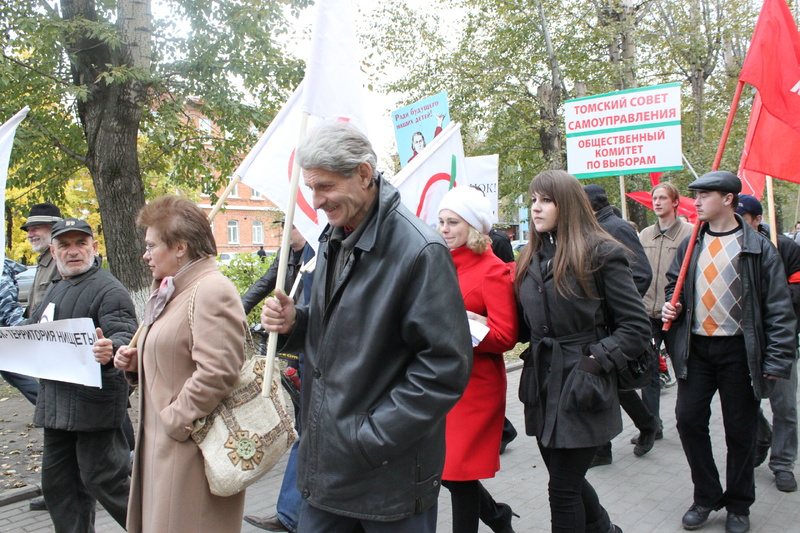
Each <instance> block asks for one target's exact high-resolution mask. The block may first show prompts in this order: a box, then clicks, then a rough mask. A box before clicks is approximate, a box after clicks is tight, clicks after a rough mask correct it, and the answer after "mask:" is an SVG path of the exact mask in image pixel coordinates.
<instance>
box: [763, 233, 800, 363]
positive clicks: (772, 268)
mask: <svg viewBox="0 0 800 533" xmlns="http://www.w3.org/2000/svg"><path fill="white" fill-rule="evenodd" d="M762 248H768V249H769V250H770V251H772V252H773V253H772V254H771V257H768V258H767V259H766V260H765V261H764V265H763V267H762V268H763V271H762V275H763V280H764V282H763V283H761V313H762V317H761V324H762V327H763V328H764V337H765V341H766V345H765V348H764V356H763V358H762V361H763V363H762V371H763V372H764V374H769V375H771V376H777V377H780V378H785V379H788V378H789V375H790V372H791V366H792V362H793V361H794V360H795V359H796V357H797V337H796V336H795V325H796V318H795V316H794V309H793V308H792V304H791V297H790V295H789V290H788V286H787V283H786V274H785V273H784V271H783V264H782V263H781V258H780V256H779V255H778V253H777V250H775V249H774V248H773V247H772V244H771V243H767V242H765V243H764V246H762Z"/></svg>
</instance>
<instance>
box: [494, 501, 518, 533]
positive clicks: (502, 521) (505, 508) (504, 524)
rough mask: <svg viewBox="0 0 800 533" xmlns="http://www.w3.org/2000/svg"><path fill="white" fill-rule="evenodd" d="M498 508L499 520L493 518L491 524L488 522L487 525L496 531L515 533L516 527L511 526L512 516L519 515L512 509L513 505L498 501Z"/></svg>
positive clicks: (496, 532) (499, 532) (498, 532)
mask: <svg viewBox="0 0 800 533" xmlns="http://www.w3.org/2000/svg"><path fill="white" fill-rule="evenodd" d="M497 509H498V510H499V514H500V516H499V517H498V519H497V520H492V521H491V522H492V523H491V524H490V523H489V522H486V525H487V526H489V527H490V528H491V530H492V531H494V532H495V533H515V531H514V528H513V527H511V520H512V517H515V516H516V517H517V518H519V515H518V514H517V513H515V512H514V511H512V510H511V506H510V505H508V504H507V503H498V504H497Z"/></svg>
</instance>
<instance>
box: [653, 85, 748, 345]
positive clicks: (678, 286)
mask: <svg viewBox="0 0 800 533" xmlns="http://www.w3.org/2000/svg"><path fill="white" fill-rule="evenodd" d="M743 88H744V82H743V81H742V80H739V83H738V85H736V92H735V93H734V95H733V101H731V108H730V110H729V111H728V118H727V119H726V120H725V127H724V128H723V130H722V137H720V139H719V146H718V147H717V155H716V157H714V164H713V165H711V170H712V171H713V170H719V165H720V163H721V162H722V154H723V153H725V144H726V143H727V142H728V135H730V133H731V126H732V125H733V118H734V117H735V116H736V109H737V108H738V107H739V100H740V99H741V98H742V89H743ZM701 224H702V222H700V220H699V219H698V220H697V222H695V223H694V228H692V236H691V237H690V238H689V244H688V246H687V247H686V255H684V256H683V264H681V271H680V273H679V274H678V279H677V280H676V281H675V289H674V290H673V292H672V299H671V300H670V302H669V303H670V304H671V305H672V306H673V307H674V306H677V305H678V302H679V301H680V298H681V291H682V290H683V283H684V282H685V281H686V273H687V272H688V271H689V263H690V262H691V261H692V254H693V252H694V246H695V244H697V234H698V233H699V232H700V225H701ZM671 326H672V320H668V321H666V322H664V326H663V327H662V328H661V329H663V330H664V331H669V328H670V327H671Z"/></svg>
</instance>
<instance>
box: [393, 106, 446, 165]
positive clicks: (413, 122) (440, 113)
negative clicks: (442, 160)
mask: <svg viewBox="0 0 800 533" xmlns="http://www.w3.org/2000/svg"><path fill="white" fill-rule="evenodd" d="M392 123H393V125H394V134H395V138H396V139H397V151H398V154H399V155H400V166H401V167H404V166H406V164H408V162H409V161H411V160H413V159H414V158H415V157H416V156H417V154H419V153H420V152H421V151H422V150H424V149H425V147H426V146H427V145H428V144H429V143H430V142H431V140H433V138H434V137H436V136H437V135H439V133H441V132H442V129H443V128H444V127H445V126H447V125H448V124H449V123H450V110H449V108H448V104H447V92H446V91H442V92H440V93H439V94H435V95H433V96H429V97H428V98H423V99H422V100H420V101H418V102H414V103H413V104H411V105H407V106H405V107H401V108H400V109H398V110H396V111H394V112H393V113H392Z"/></svg>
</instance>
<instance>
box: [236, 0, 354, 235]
mask: <svg viewBox="0 0 800 533" xmlns="http://www.w3.org/2000/svg"><path fill="white" fill-rule="evenodd" d="M317 10H318V11H317V20H316V24H315V25H314V34H313V37H312V55H311V58H310V59H309V61H308V66H307V68H306V78H305V79H304V80H303V82H302V83H301V84H300V85H299V86H298V87H297V89H296V90H295V92H294V93H293V94H292V96H291V98H289V101H288V102H286V104H285V105H284V107H283V109H281V111H280V112H279V113H278V115H277V116H276V117H275V118H274V119H273V121H272V123H270V125H269V127H268V128H267V131H265V132H264V134H263V135H262V136H261V138H260V139H259V141H258V143H256V145H255V146H254V147H253V149H252V150H251V151H250V153H249V154H248V155H247V157H245V159H244V161H242V164H241V165H239V168H238V169H237V171H236V174H237V175H239V176H240V177H241V179H242V182H243V183H245V184H246V185H249V186H250V187H253V188H254V189H256V190H257V191H259V192H260V193H261V194H263V195H264V196H266V197H267V198H269V199H270V200H271V201H272V202H273V203H274V204H275V205H277V206H278V208H279V209H280V210H281V211H283V212H284V213H285V212H286V210H287V208H288V207H289V205H288V204H289V192H290V191H289V186H290V183H291V178H292V165H293V164H294V153H295V148H296V144H297V140H298V138H299V136H300V124H301V120H302V113H303V112H304V111H305V112H307V113H308V114H309V117H308V125H307V129H306V131H309V132H310V131H313V130H314V128H316V127H318V126H319V125H320V124H322V123H323V122H324V121H325V120H343V121H348V122H352V123H353V124H355V125H356V127H358V128H359V129H360V130H361V131H363V132H364V133H365V134H366V132H367V130H366V120H365V118H364V110H363V97H362V83H361V72H360V69H359V58H360V57H361V51H360V49H359V48H358V43H357V41H356V33H355V19H354V17H353V11H352V6H351V2H350V1H349V0H320V1H318V2H317ZM296 203H297V209H296V210H295V216H294V225H295V226H296V227H297V229H298V230H299V231H300V233H301V234H302V235H303V237H305V239H306V241H308V243H309V244H310V245H311V246H312V247H313V248H314V249H315V250H316V248H317V245H318V244H319V235H320V232H321V231H322V230H323V228H324V227H325V225H326V224H327V223H328V220H327V217H326V216H325V212H324V211H322V210H320V211H315V210H314V205H313V197H312V194H311V190H310V189H309V188H308V187H306V186H305V185H304V184H303V181H302V179H301V180H300V188H299V190H298V191H297V202H296Z"/></svg>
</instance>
